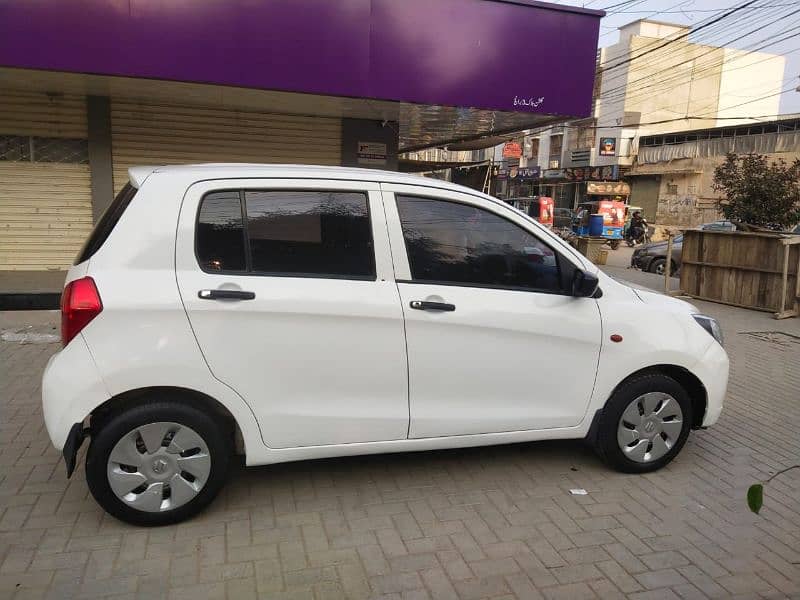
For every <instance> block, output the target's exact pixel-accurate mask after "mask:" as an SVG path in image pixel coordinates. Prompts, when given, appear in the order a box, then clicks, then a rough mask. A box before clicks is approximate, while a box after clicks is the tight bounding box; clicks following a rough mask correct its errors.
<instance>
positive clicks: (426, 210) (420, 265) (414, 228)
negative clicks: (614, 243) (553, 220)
mask: <svg viewBox="0 0 800 600" xmlns="http://www.w3.org/2000/svg"><path fill="white" fill-rule="evenodd" d="M396 198H397V208H398V211H399V213H400V222H401V224H402V227H403V237H404V238H405V242H406V249H407V251H408V260H409V265H410V267H411V276H412V278H413V279H414V281H430V282H437V283H445V284H461V285H465V286H470V285H473V286H477V287H501V288H520V289H527V290H538V291H547V292H555V293H560V292H562V291H563V289H564V286H563V285H562V273H561V269H560V265H559V262H560V259H559V257H558V255H557V254H556V253H555V252H554V251H553V250H552V249H551V248H550V247H549V246H548V245H547V244H545V243H543V242H542V241H541V240H539V239H538V238H536V237H535V236H533V235H531V234H530V233H528V232H527V231H525V230H524V229H522V228H521V227H519V226H518V225H515V224H514V223H512V222H511V221H507V220H506V219H504V218H502V217H499V216H498V215H495V214H494V213H491V212H489V211H486V210H483V209H481V208H477V207H474V206H470V205H467V204H460V203H458V202H450V201H446V200H435V199H432V198H421V197H416V196H402V195H397V196H396Z"/></svg>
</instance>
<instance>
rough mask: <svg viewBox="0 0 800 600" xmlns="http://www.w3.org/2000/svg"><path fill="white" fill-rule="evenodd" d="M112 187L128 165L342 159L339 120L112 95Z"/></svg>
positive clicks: (323, 162)
mask: <svg viewBox="0 0 800 600" xmlns="http://www.w3.org/2000/svg"><path fill="white" fill-rule="evenodd" d="M111 132H112V155H113V160H114V189H115V191H119V190H120V189H122V186H124V185H125V183H126V182H127V181H128V173H127V171H128V168H130V167H132V166H137V165H166V164H188V163H207V162H250V163H303V164H320V165H339V164H341V120H340V119H337V118H326V117H305V116H293V115H278V114H270V113H261V112H249V111H235V110H226V109H216V108H201V107H192V106H177V105H165V104H146V103H140V102H123V101H117V100H112V103H111Z"/></svg>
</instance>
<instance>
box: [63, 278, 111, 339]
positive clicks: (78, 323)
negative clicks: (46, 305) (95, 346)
mask: <svg viewBox="0 0 800 600" xmlns="http://www.w3.org/2000/svg"><path fill="white" fill-rule="evenodd" d="M102 310H103V302H102V301H101V300H100V294H99V293H98V291H97V286H96V285H95V284H94V279H92V278H91V277H82V278H81V279H76V280H74V281H70V282H69V283H68V284H67V287H65V288H64V291H63V292H62V294H61V343H62V345H64V346H66V345H67V344H69V342H70V340H72V338H74V337H75V336H76V335H78V334H79V333H80V332H81V330H82V329H83V328H84V327H86V326H87V325H88V324H89V322H90V321H91V320H92V319H94V318H95V317H96V316H97V315H99V314H100V312H101V311H102Z"/></svg>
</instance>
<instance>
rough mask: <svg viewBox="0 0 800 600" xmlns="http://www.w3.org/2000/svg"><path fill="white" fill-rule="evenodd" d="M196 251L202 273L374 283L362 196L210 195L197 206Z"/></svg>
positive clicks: (369, 232) (324, 193)
mask: <svg viewBox="0 0 800 600" xmlns="http://www.w3.org/2000/svg"><path fill="white" fill-rule="evenodd" d="M195 248H196V253H197V260H198V262H199V264H200V266H201V268H202V269H203V270H204V271H206V272H212V273H213V272H220V273H222V272H228V273H252V274H254V275H273V276H286V277H325V278H339V279H375V251H374V248H373V240H372V225H371V222H370V215H369V204H368V199H367V195H366V194H365V193H363V192H342V191H319V190H313V191H310V190H309V191H300V190H281V191H277V190H233V191H220V192H212V193H209V194H206V195H205V196H204V197H203V199H202V201H201V204H200V210H199V212H198V220H197V228H196V237H195Z"/></svg>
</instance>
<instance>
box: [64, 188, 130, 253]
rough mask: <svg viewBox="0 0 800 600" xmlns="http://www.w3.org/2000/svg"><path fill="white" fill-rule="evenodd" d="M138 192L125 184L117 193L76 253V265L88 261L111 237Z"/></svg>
mask: <svg viewBox="0 0 800 600" xmlns="http://www.w3.org/2000/svg"><path fill="white" fill-rule="evenodd" d="M138 191H139V190H138V189H136V188H135V187H133V186H132V185H131V184H130V183H128V184H126V185H125V187H123V188H122V189H121V190H120V191H119V194H117V196H116V198H114V200H113V201H112V202H111V204H110V205H109V207H108V208H107V209H106V211H105V212H104V213H103V216H102V217H100V220H99V221H98V222H97V225H95V226H94V229H93V230H92V233H91V234H90V235H89V238H88V239H87V240H86V242H85V243H84V244H83V247H82V248H81V251H80V252H78V256H77V258H76V259H75V264H76V265H78V264H80V263H82V262H84V261H87V260H89V259H90V258H91V257H92V255H93V254H94V253H95V252H97V251H98V250H99V249H100V247H101V246H102V245H103V244H104V243H105V241H106V239H108V236H109V235H111V232H112V231H113V230H114V227H115V226H116V225H117V223H118V222H119V219H120V217H122V213H124V212H125V209H126V208H128V205H129V204H130V203H131V200H133V197H134V196H135V195H136V192H138Z"/></svg>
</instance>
